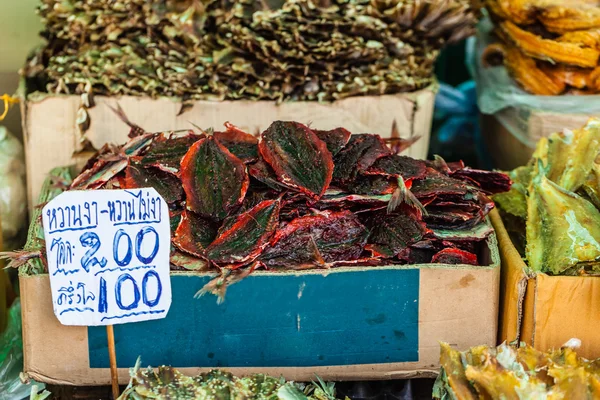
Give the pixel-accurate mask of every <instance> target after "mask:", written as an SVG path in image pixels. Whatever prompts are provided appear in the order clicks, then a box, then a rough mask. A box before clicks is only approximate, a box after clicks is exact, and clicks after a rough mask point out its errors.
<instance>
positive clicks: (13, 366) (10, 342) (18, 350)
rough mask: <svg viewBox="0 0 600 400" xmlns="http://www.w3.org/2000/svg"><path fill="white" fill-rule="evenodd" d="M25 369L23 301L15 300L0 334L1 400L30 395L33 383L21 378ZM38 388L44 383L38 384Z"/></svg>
mask: <svg viewBox="0 0 600 400" xmlns="http://www.w3.org/2000/svg"><path fill="white" fill-rule="evenodd" d="M22 370H23V340H22V339H21V303H20V301H19V299H18V298H17V300H15V302H14V303H13V305H12V306H11V307H10V308H9V311H8V325H7V327H6V330H5V331H4V332H3V333H2V334H0V400H21V399H24V398H27V397H29V395H30V393H31V385H32V384H33V382H32V384H27V385H25V384H23V383H21V380H20V378H19V375H20V373H21V371H22ZM36 385H37V387H38V388H40V387H41V386H43V385H40V384H39V383H37V384H36Z"/></svg>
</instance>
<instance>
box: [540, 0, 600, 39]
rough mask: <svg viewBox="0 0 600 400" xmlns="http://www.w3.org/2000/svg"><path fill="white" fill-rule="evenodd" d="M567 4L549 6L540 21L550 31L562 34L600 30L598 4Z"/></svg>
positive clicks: (541, 14)
mask: <svg viewBox="0 0 600 400" xmlns="http://www.w3.org/2000/svg"><path fill="white" fill-rule="evenodd" d="M563 3H564V2H563ZM567 4H568V5H567V6H565V5H562V4H561V5H554V6H549V7H546V8H544V9H543V10H542V11H541V13H540V15H539V17H538V18H539V21H540V22H541V23H542V24H543V25H544V27H545V28H546V29H547V30H548V31H550V32H554V33H559V34H562V33H566V32H571V31H580V30H586V29H593V28H600V8H599V7H598V4H597V3H596V4H582V3H579V4H577V3H576V4H570V3H567Z"/></svg>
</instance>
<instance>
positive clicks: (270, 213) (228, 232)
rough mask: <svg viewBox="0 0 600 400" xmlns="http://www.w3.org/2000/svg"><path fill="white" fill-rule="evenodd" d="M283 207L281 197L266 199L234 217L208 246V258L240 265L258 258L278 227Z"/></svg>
mask: <svg viewBox="0 0 600 400" xmlns="http://www.w3.org/2000/svg"><path fill="white" fill-rule="evenodd" d="M280 206H281V202H280V201H279V200H265V201H263V202H261V203H259V204H258V205H256V206H255V207H253V208H252V209H250V210H249V211H247V212H244V213H242V214H240V215H238V216H237V217H236V218H235V219H233V218H232V221H230V222H228V223H227V227H226V229H224V230H221V231H220V232H219V236H218V237H217V239H215V241H214V242H212V243H211V244H210V246H208V248H207V249H206V256H207V258H208V259H209V260H210V261H212V262H215V263H219V264H235V265H237V266H241V265H244V264H247V263H248V262H251V261H252V260H254V259H255V258H256V257H258V255H259V254H260V253H261V252H262V251H263V249H264V248H265V247H266V246H267V245H268V243H269V239H270V238H271V236H272V235H273V232H275V229H276V228H277V223H278V220H279V208H280Z"/></svg>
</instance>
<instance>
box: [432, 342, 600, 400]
mask: <svg viewBox="0 0 600 400" xmlns="http://www.w3.org/2000/svg"><path fill="white" fill-rule="evenodd" d="M579 344H580V343H579V341H577V340H575V339H571V340H570V341H569V342H568V343H567V344H565V346H563V347H562V348H561V349H558V350H551V351H548V352H541V351H538V350H536V349H534V348H533V347H530V346H527V345H524V344H523V345H521V346H519V347H515V346H510V345H507V344H502V345H500V346H498V347H497V348H493V347H487V346H477V347H473V348H471V349H469V350H467V351H465V352H460V351H458V350H454V349H452V348H451V347H450V345H449V344H447V343H442V344H441V352H440V353H441V354H440V363H441V364H442V368H441V372H440V375H439V377H438V379H437V381H436V383H435V386H434V389H433V398H434V399H436V400H442V399H459V400H469V399H473V400H475V399H490V400H501V399H525V398H527V399H597V398H599V397H600V360H595V361H588V360H586V359H585V358H582V357H579V356H578V355H577V352H576V350H575V349H574V348H573V347H575V346H577V345H579ZM569 346H571V347H569Z"/></svg>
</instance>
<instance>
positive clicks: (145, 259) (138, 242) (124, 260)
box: [113, 226, 158, 267]
mask: <svg viewBox="0 0 600 400" xmlns="http://www.w3.org/2000/svg"><path fill="white" fill-rule="evenodd" d="M149 233H152V234H154V247H153V248H152V251H151V252H150V254H149V255H148V256H144V255H142V243H143V242H144V238H145V237H146V235H147V234H149ZM122 239H124V240H126V243H127V251H126V252H125V255H123V256H122V257H121V255H120V254H119V245H120V244H121V240H122ZM132 247H133V246H132V242H131V238H130V237H129V235H128V234H127V233H126V232H125V231H124V230H123V229H119V230H118V231H117V233H116V234H115V239H114V240H113V258H114V259H115V262H116V263H117V265H119V266H121V267H123V266H125V265H128V264H129V263H130V262H131V257H132ZM156 253H158V233H157V232H156V231H155V230H154V228H152V227H151V226H146V227H144V228H142V229H141V230H140V231H139V232H138V233H137V235H136V237H135V256H136V257H137V259H138V260H140V261H141V262H142V263H143V264H150V263H151V262H152V261H153V260H154V257H156Z"/></svg>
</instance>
